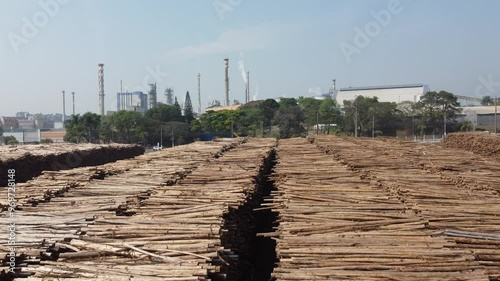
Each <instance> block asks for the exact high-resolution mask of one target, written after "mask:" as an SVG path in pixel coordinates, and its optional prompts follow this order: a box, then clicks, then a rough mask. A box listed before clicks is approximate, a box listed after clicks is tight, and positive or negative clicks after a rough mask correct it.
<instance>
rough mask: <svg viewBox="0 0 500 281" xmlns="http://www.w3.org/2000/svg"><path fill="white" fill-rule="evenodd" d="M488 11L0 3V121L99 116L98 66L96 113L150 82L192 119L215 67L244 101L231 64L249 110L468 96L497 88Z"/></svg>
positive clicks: (149, 1) (219, 89) (298, 3)
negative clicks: (388, 89)
mask: <svg viewBox="0 0 500 281" xmlns="http://www.w3.org/2000/svg"><path fill="white" fill-rule="evenodd" d="M397 2H399V4H398V3H397ZM44 3H48V4H47V5H45V4H44ZM54 3H55V5H54ZM498 11H500V1H497V0H484V1H477V0H475V1H472V0H471V1H465V0H463V1H460V0H440V1H436V0H413V1H411V0H400V1H397V0H380V1H379V0H371V1H368V0H366V1H353V0H345V1H343V0H272V1H270V0H215V1H214V0H71V1H69V0H0V34H1V36H2V37H1V38H2V39H1V41H0V97H1V99H0V115H2V116H9V115H13V114H15V113H16V112H18V111H29V112H31V113H38V112H43V113H56V112H61V110H62V109H61V107H62V105H61V103H62V101H61V99H62V98H61V91H62V90H65V91H66V92H72V91H74V92H76V100H77V104H76V111H77V113H83V112H86V111H93V112H98V92H97V64H98V63H101V62H102V63H104V64H105V92H106V110H115V108H116V93H117V92H119V91H120V80H123V85H124V89H128V90H129V91H133V90H140V89H143V91H147V88H145V86H146V85H147V83H151V82H155V81H156V82H157V83H158V90H159V97H158V99H159V101H164V90H165V88H166V87H167V86H172V87H174V89H175V94H176V96H177V97H178V98H179V100H180V101H182V100H183V99H184V95H185V93H186V91H188V90H189V91H190V93H191V96H192V99H193V105H194V108H195V110H197V108H198V102H197V97H196V96H197V78H196V75H197V73H201V81H202V87H201V88H202V106H203V107H206V106H207V103H208V102H209V101H210V100H213V99H219V100H221V101H223V100H224V61H223V59H224V58H226V57H227V58H229V59H230V73H229V75H230V89H231V91H230V98H231V100H233V99H238V100H240V101H243V100H244V84H243V78H242V75H241V71H240V69H239V67H238V62H239V61H240V60H242V61H243V62H244V66H245V69H246V70H249V71H250V72H251V74H250V75H251V77H250V80H251V81H250V82H251V86H250V87H251V95H252V96H256V98H257V99H264V98H269V97H279V96H286V97H298V96H312V95H315V94H316V93H320V92H327V91H328V88H329V87H330V86H331V84H332V82H331V80H332V79H333V78H336V79H337V85H338V87H349V86H353V87H355V86H374V85H393V84H406V83H424V84H428V85H429V86H430V88H431V90H448V91H451V92H453V93H455V94H461V95H469V96H474V95H475V90H476V89H477V88H478V85H480V84H481V82H480V80H479V77H484V79H486V80H488V79H491V80H492V81H499V82H500V55H499V51H500V36H499V31H500V17H499V16H498ZM360 30H363V31H362V32H363V35H360V32H361V31H360ZM363 37H364V38H363ZM367 38H368V41H367V40H366V39H367ZM362 39H365V40H362ZM493 84H494V86H495V87H498V85H497V84H499V83H493ZM485 88H488V87H485ZM489 88H490V92H495V91H498V92H499V93H500V87H498V89H495V90H493V88H494V87H489ZM483 90H484V89H483ZM499 95H500V94H499ZM70 107H71V102H70V97H69V96H68V97H67V112H68V113H70Z"/></svg>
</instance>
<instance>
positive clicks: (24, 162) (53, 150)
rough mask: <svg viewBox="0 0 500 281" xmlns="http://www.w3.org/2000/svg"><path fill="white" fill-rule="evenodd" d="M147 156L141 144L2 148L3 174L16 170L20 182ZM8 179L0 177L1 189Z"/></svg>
mask: <svg viewBox="0 0 500 281" xmlns="http://www.w3.org/2000/svg"><path fill="white" fill-rule="evenodd" d="M143 153H144V148H143V147H141V146H138V145H123V144H112V145H95V144H80V145H76V144H50V145H22V146H0V171H7V170H8V169H15V170H16V181H17V182H18V183H21V182H26V181H28V180H31V179H32V178H33V177H36V176H38V175H40V174H41V173H42V171H59V170H67V169H73V168H77V167H86V166H97V165H103V164H105V163H109V162H114V161H117V160H121V159H128V158H132V157H135V156H138V155H141V154H143ZM1 186H7V178H6V177H5V176H4V175H1V176H0V187H1Z"/></svg>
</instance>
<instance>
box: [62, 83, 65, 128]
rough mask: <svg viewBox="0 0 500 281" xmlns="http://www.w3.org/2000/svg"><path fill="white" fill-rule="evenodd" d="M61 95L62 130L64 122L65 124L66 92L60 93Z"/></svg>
mask: <svg viewBox="0 0 500 281" xmlns="http://www.w3.org/2000/svg"><path fill="white" fill-rule="evenodd" d="M62 94H63V116H62V122H63V128H64V122H66V92H65V91H62Z"/></svg>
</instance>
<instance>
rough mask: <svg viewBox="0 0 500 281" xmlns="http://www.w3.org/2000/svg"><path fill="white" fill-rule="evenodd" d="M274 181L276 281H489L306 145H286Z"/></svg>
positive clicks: (421, 222)
mask: <svg viewBox="0 0 500 281" xmlns="http://www.w3.org/2000/svg"><path fill="white" fill-rule="evenodd" d="M351 153H353V154H355V153H356V152H355V151H352V152H351ZM371 161H372V162H374V159H371ZM375 162H378V161H375ZM400 176H401V174H400ZM275 177H276V184H277V188H278V191H277V192H276V193H275V198H274V199H273V200H272V204H273V205H272V206H273V210H275V211H276V212H279V217H280V220H279V223H280V225H279V236H278V238H277V245H278V246H277V253H278V257H279V265H278V266H277V268H275V270H274V274H273V276H274V277H275V278H276V280H422V281H423V280H436V281H437V280H488V276H487V275H486V272H485V269H484V267H483V266H482V265H481V264H480V262H478V261H475V259H474V256H473V255H472V254H471V253H470V252H469V251H467V250H464V249H460V248H451V247H448V246H449V245H450V243H449V242H448V241H447V240H446V239H445V238H444V237H442V236H436V234H438V232H437V231H435V230H433V229H429V227H428V225H429V222H428V221H427V220H426V219H424V218H422V217H420V216H418V215H417V214H415V213H414V212H413V211H412V210H411V209H409V208H408V207H407V206H405V204H403V203H402V202H400V201H399V200H398V199H397V198H394V197H393V196H390V195H388V194H387V193H386V192H385V190H384V189H382V188H380V187H378V186H377V185H374V184H373V183H372V181H371V180H370V179H368V178H365V177H363V176H361V177H360V174H359V173H357V172H353V171H352V170H350V169H348V167H345V166H343V165H342V164H341V163H339V162H338V161H336V160H335V159H333V158H332V157H331V156H330V155H327V154H325V153H323V152H321V151H320V150H318V149H316V148H315V147H314V146H313V145H311V144H310V143H308V142H307V141H305V140H303V139H295V140H283V141H280V144H279V146H278V164H277V166H276V175H275Z"/></svg>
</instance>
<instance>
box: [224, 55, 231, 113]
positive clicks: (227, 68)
mask: <svg viewBox="0 0 500 281" xmlns="http://www.w3.org/2000/svg"><path fill="white" fill-rule="evenodd" d="M224 69H225V74H226V76H225V77H226V106H229V105H230V104H229V59H224Z"/></svg>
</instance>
